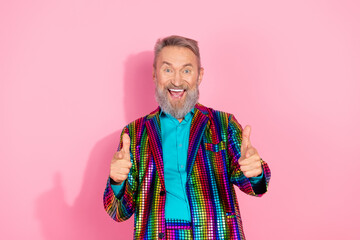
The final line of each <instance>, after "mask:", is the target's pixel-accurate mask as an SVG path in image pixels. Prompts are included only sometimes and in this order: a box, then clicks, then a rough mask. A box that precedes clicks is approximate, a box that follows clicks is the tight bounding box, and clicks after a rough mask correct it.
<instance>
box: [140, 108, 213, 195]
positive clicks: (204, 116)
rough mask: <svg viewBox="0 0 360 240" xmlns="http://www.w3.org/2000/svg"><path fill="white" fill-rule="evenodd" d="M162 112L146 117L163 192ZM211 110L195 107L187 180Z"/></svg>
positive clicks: (151, 148)
mask: <svg viewBox="0 0 360 240" xmlns="http://www.w3.org/2000/svg"><path fill="white" fill-rule="evenodd" d="M160 112H161V109H160V107H158V108H157V109H155V110H154V111H153V112H151V113H150V114H149V115H148V116H147V117H146V122H145V125H146V129H147V131H148V136H149V144H150V151H151V153H152V155H153V157H154V160H155V165H156V168H157V171H158V173H159V178H160V182H161V185H162V190H165V181H164V162H163V151H162V143H161V128H160ZM208 113H209V110H208V108H206V107H205V106H203V105H201V104H199V103H197V104H196V105H195V107H194V116H193V119H192V121H191V127H190V138H189V149H188V162H187V173H188V176H187V179H189V177H190V175H191V172H192V168H193V166H194V162H195V159H196V154H197V152H198V149H199V146H200V142H201V139H202V136H203V134H204V131H205V128H206V126H207V123H208V120H209V118H208Z"/></svg>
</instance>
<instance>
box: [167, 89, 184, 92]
mask: <svg viewBox="0 0 360 240" xmlns="http://www.w3.org/2000/svg"><path fill="white" fill-rule="evenodd" d="M169 90H170V91H172V92H182V91H184V89H169Z"/></svg>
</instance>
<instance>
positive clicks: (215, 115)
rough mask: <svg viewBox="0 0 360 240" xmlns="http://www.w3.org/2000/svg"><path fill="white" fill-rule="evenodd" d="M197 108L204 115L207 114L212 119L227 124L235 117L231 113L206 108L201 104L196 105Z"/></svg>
mask: <svg viewBox="0 0 360 240" xmlns="http://www.w3.org/2000/svg"><path fill="white" fill-rule="evenodd" d="M195 108H196V109H198V110H199V111H201V112H202V113H203V114H205V115H206V116H207V117H209V118H210V119H219V120H221V119H222V120H223V121H226V122H227V121H229V120H230V119H231V118H232V117H233V115H232V114H231V113H227V112H224V111H220V110H216V109H213V108H211V107H206V106H204V105H202V104H200V103H198V104H196V106H195Z"/></svg>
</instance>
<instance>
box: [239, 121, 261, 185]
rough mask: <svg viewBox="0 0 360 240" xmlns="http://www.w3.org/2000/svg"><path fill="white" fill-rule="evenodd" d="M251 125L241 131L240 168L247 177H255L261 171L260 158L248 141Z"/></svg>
mask: <svg viewBox="0 0 360 240" xmlns="http://www.w3.org/2000/svg"><path fill="white" fill-rule="evenodd" d="M250 133H251V127H250V126H246V127H245V128H244V130H243V132H242V143H241V157H240V158H239V165H240V169H241V171H242V172H243V174H244V175H245V176H246V177H247V178H250V177H257V176H260V175H261V173H262V167H261V158H260V156H259V154H258V152H257V150H256V148H254V147H253V146H252V145H251V142H250Z"/></svg>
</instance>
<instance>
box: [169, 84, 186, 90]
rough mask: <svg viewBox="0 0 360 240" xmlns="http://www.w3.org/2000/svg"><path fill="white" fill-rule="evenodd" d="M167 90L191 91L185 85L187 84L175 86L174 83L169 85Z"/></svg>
mask: <svg viewBox="0 0 360 240" xmlns="http://www.w3.org/2000/svg"><path fill="white" fill-rule="evenodd" d="M165 88H166V89H180V90H182V89H184V90H188V89H189V87H188V86H187V85H185V84H182V85H177V86H176V85H174V84H172V83H170V84H167V85H166V86H165Z"/></svg>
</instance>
